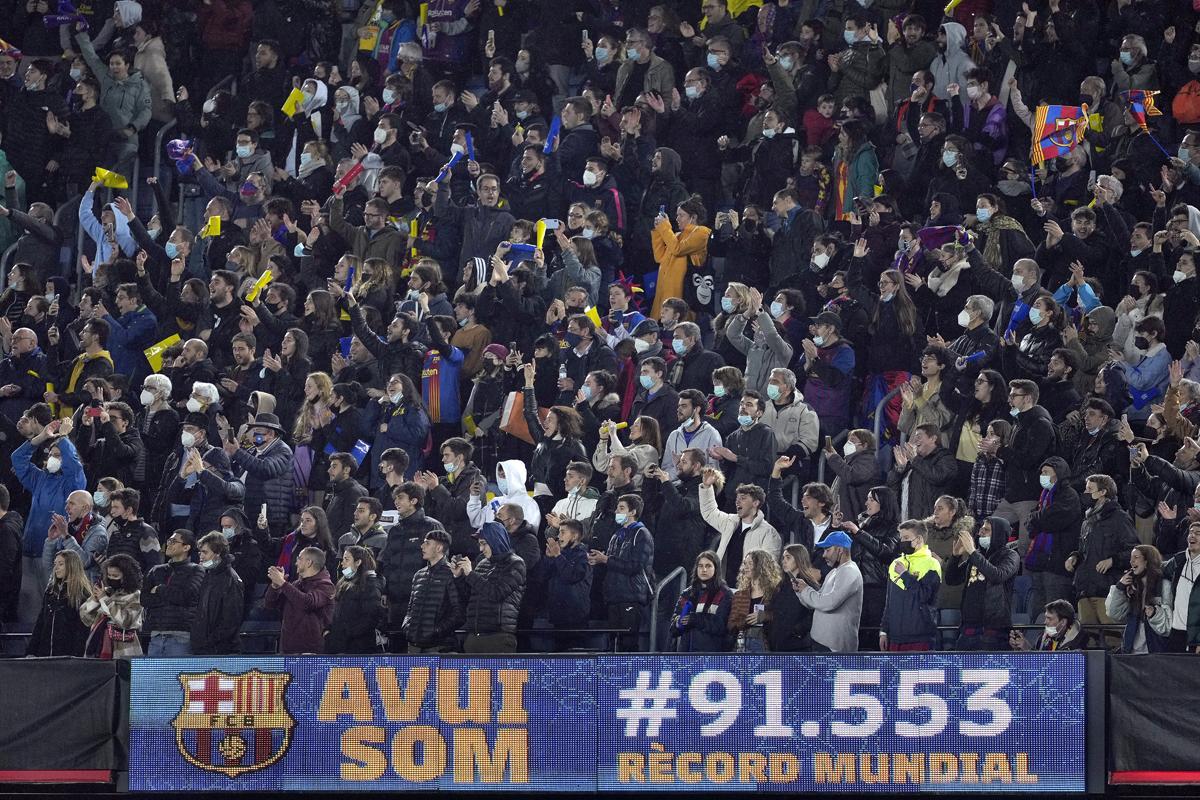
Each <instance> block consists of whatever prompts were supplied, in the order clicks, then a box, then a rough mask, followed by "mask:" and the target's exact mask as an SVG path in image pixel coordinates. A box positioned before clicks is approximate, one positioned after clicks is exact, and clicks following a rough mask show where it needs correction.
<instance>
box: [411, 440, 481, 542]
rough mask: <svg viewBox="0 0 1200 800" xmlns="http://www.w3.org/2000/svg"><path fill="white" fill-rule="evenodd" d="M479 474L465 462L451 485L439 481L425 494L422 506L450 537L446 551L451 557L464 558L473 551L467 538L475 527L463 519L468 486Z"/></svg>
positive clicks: (465, 510) (445, 481)
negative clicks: (448, 550) (458, 556)
mask: <svg viewBox="0 0 1200 800" xmlns="http://www.w3.org/2000/svg"><path fill="white" fill-rule="evenodd" d="M480 475H481V473H480V471H479V468H478V467H476V466H475V465H474V464H472V463H471V462H469V461H468V462H467V464H466V466H464V467H463V469H462V472H460V473H458V475H457V476H456V477H455V478H454V482H453V483H451V482H450V481H448V480H447V479H446V478H442V479H441V480H440V481H439V482H438V485H437V488H435V489H434V490H433V491H431V492H429V493H428V494H427V495H425V507H426V508H427V509H428V511H429V513H430V514H431V515H433V516H434V517H436V518H437V520H438V521H439V522H441V523H442V525H444V526H445V527H446V532H447V533H449V534H450V552H451V553H452V554H454V555H466V554H467V553H470V552H474V550H475V544H474V542H473V541H472V539H471V536H472V535H473V534H474V533H475V526H474V525H472V524H471V520H470V518H468V517H467V503H468V502H470V500H471V484H473V483H475V480H476V479H477V478H479V476H480Z"/></svg>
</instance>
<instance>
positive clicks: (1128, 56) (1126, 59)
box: [1121, 50, 1133, 67]
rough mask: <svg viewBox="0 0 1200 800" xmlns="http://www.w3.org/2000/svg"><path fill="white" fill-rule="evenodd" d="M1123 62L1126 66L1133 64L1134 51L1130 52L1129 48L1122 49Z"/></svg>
mask: <svg viewBox="0 0 1200 800" xmlns="http://www.w3.org/2000/svg"><path fill="white" fill-rule="evenodd" d="M1121 64H1122V65H1123V66H1126V67H1128V66H1131V65H1132V64H1133V53H1130V52H1128V51H1127V50H1122V51H1121Z"/></svg>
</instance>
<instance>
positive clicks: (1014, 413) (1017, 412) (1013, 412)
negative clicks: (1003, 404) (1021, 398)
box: [1008, 408, 1021, 417]
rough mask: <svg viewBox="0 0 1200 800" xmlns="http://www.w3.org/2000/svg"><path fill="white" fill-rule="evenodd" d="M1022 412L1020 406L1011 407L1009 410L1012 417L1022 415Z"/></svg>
mask: <svg viewBox="0 0 1200 800" xmlns="http://www.w3.org/2000/svg"><path fill="white" fill-rule="evenodd" d="M1020 413H1021V410H1020V409H1019V408H1010V409H1009V410H1008V415H1009V416H1010V417H1015V416H1018V415H1020Z"/></svg>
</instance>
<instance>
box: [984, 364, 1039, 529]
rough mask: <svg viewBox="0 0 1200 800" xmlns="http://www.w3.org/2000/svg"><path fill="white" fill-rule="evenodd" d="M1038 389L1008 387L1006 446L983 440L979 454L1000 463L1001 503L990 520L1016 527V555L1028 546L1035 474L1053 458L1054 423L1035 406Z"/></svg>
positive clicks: (1023, 383)
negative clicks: (1010, 424)
mask: <svg viewBox="0 0 1200 800" xmlns="http://www.w3.org/2000/svg"><path fill="white" fill-rule="evenodd" d="M1038 396H1039V389H1038V385H1037V384H1036V383H1034V382H1033V381H1030V380H1024V379H1018V380H1014V381H1011V382H1010V383H1009V384H1008V405H1009V408H1010V411H1009V413H1010V414H1011V415H1012V418H1013V430H1012V434H1011V435H1010V436H1009V439H1008V441H1007V442H1001V441H999V439H997V438H996V437H994V436H988V437H985V438H984V439H983V440H982V441H981V442H980V443H979V450H980V452H982V453H986V454H987V455H993V456H996V457H997V458H999V459H1000V460H1001V461H1003V462H1004V479H1005V489H1004V499H1003V500H1002V501H1001V502H1000V505H998V506H997V507H996V511H995V513H994V516H997V517H1001V518H1003V519H1006V520H1008V523H1009V524H1010V525H1012V526H1013V528H1016V527H1017V525H1018V524H1019V525H1020V532H1019V533H1018V534H1017V540H1018V541H1019V542H1020V544H1019V545H1018V548H1017V552H1019V553H1024V552H1025V549H1026V546H1027V545H1028V544H1029V517H1030V515H1032V514H1033V512H1034V511H1035V510H1037V505H1038V498H1039V497H1041V493H1042V487H1041V484H1040V483H1039V479H1040V475H1039V470H1040V468H1041V465H1042V462H1043V461H1045V460H1046V458H1047V457H1048V456H1050V455H1052V454H1053V452H1054V448H1055V444H1056V441H1057V437H1056V433H1055V428H1054V420H1053V419H1051V417H1050V412H1049V411H1047V410H1046V409H1044V408H1042V407H1041V406H1040V405H1038Z"/></svg>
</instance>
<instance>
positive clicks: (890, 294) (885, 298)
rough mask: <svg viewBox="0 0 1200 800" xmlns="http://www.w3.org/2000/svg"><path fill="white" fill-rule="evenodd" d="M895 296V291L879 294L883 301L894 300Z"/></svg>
mask: <svg viewBox="0 0 1200 800" xmlns="http://www.w3.org/2000/svg"><path fill="white" fill-rule="evenodd" d="M895 296H896V293H895V292H888V293H886V294H881V295H879V299H880V300H881V301H883V302H884V303H890V302H892V298H893V297H895Z"/></svg>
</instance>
